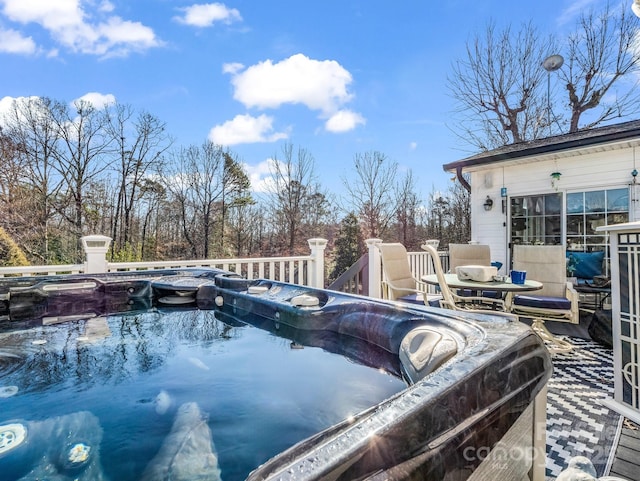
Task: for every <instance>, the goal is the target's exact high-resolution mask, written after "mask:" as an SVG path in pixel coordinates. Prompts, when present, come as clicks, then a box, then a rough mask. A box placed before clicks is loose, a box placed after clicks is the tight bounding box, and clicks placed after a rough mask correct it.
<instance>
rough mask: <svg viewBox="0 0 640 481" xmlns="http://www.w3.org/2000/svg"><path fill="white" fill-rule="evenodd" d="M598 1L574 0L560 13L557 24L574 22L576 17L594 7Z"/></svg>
mask: <svg viewBox="0 0 640 481" xmlns="http://www.w3.org/2000/svg"><path fill="white" fill-rule="evenodd" d="M596 3H597V0H572V1H571V2H570V3H569V6H568V7H567V8H565V9H564V10H563V11H562V12H560V15H557V16H556V24H558V25H559V26H563V25H566V24H569V23H573V22H574V21H575V19H576V18H578V17H579V16H580V15H582V14H583V13H584V12H585V11H586V10H588V9H590V8H592V7H593V6H594V4H596Z"/></svg>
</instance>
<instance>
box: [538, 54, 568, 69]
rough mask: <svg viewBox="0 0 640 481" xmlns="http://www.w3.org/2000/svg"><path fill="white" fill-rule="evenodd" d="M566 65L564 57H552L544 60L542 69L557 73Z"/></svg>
mask: <svg viewBox="0 0 640 481" xmlns="http://www.w3.org/2000/svg"><path fill="white" fill-rule="evenodd" d="M563 63H564V58H563V57H562V55H557V54H556V55H550V56H549V57H547V58H545V59H544V62H542V68H544V69H545V70H546V71H547V72H555V71H556V70H558V69H559V68H560V67H562V64H563Z"/></svg>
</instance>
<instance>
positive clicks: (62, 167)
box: [52, 100, 111, 242]
mask: <svg viewBox="0 0 640 481" xmlns="http://www.w3.org/2000/svg"><path fill="white" fill-rule="evenodd" d="M52 114H53V115H52V118H53V122H54V123H55V126H56V131H57V135H58V137H59V141H60V143H61V144H62V145H61V147H60V148H58V149H56V150H55V157H56V162H55V169H56V170H57V171H58V173H59V174H60V175H61V176H62V178H63V180H64V184H63V187H62V193H63V194H64V195H65V199H63V202H62V203H61V204H60V205H59V212H60V213H61V214H62V215H63V216H64V217H65V219H67V220H68V222H69V223H70V225H71V227H72V232H73V235H74V236H75V237H76V238H77V240H78V242H79V240H80V236H82V235H83V233H84V232H83V220H84V213H85V212H84V196H85V193H86V190H87V187H88V186H89V184H90V183H91V182H92V181H94V180H95V179H96V177H97V176H98V175H99V174H100V173H102V172H103V171H104V170H105V168H106V167H107V164H106V162H105V154H107V153H108V152H109V151H108V149H109V148H110V144H111V138H110V137H109V136H108V135H106V131H105V128H104V127H105V124H106V116H105V111H104V110H98V109H96V108H95V107H94V106H93V105H92V104H91V103H90V102H86V101H84V100H79V101H76V102H75V103H74V105H73V108H69V106H68V105H66V104H64V103H62V102H54V104H53V106H52Z"/></svg>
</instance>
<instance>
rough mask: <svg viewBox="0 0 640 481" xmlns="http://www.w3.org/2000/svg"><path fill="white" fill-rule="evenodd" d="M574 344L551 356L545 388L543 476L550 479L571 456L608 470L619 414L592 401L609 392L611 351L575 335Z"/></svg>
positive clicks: (598, 469) (570, 339) (572, 338)
mask: <svg viewBox="0 0 640 481" xmlns="http://www.w3.org/2000/svg"><path fill="white" fill-rule="evenodd" d="M565 339H567V340H568V341H570V342H571V343H572V344H573V345H574V346H575V349H574V350H573V351H572V352H569V353H566V354H556V355H555V356H554V358H553V367H554V372H553V376H552V377H551V379H550V380H549V383H548V387H549V389H548V393H547V396H548V397H547V458H546V476H547V479H555V478H556V477H557V476H558V474H560V472H561V471H562V470H564V469H565V468H566V467H567V463H568V461H569V459H571V458H572V457H574V456H586V457H587V458H589V459H590V460H591V462H592V463H593V465H594V467H595V468H596V470H597V472H598V476H599V477H600V476H604V475H606V474H608V473H607V472H606V471H608V470H609V467H610V464H611V463H610V459H611V460H612V459H613V458H612V456H613V454H614V453H613V452H612V449H613V448H615V446H614V444H616V443H617V441H616V440H617V439H618V437H619V434H620V429H621V424H622V418H621V416H620V415H619V414H617V413H615V412H613V411H611V410H610V409H607V408H606V407H604V406H602V405H601V404H600V403H599V402H598V401H599V400H600V399H603V398H605V397H613V351H611V349H607V348H605V347H603V346H602V345H600V344H598V343H596V342H593V341H590V340H586V339H580V338H577V337H566V338H565Z"/></svg>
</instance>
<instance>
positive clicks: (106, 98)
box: [72, 92, 116, 110]
mask: <svg viewBox="0 0 640 481" xmlns="http://www.w3.org/2000/svg"><path fill="white" fill-rule="evenodd" d="M81 101H84V102H88V103H90V104H91V105H93V107H94V108H96V109H98V110H102V109H103V108H105V107H106V106H107V105H112V104H115V103H116V98H115V96H114V95H113V94H101V93H99V92H87V93H86V94H84V95H83V96H82V97H79V98H77V99H75V100H74V101H73V102H72V105H73V104H76V103H77V102H81Z"/></svg>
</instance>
